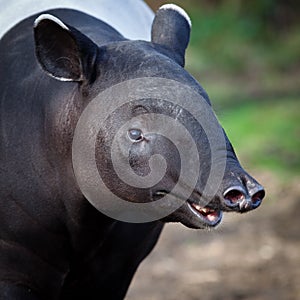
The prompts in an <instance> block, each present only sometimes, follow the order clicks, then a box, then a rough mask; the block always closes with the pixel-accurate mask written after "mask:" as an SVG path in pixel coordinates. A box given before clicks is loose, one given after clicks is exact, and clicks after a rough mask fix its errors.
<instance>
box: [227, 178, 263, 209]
mask: <svg viewBox="0 0 300 300" xmlns="http://www.w3.org/2000/svg"><path fill="white" fill-rule="evenodd" d="M234 181H235V182H234V184H233V185H231V186H230V187H228V188H226V189H225V191H224V193H223V197H222V202H223V205H224V206H225V207H226V210H231V211H238V212H241V213H243V212H247V211H250V210H252V209H255V208H257V207H258V206H259V205H260V204H261V202H262V200H263V198H264V196H265V190H264V188H263V187H262V186H261V185H260V184H259V183H258V182H257V181H256V180H255V179H254V178H252V177H251V176H250V175H248V174H247V173H246V174H242V175H238V176H235V180H234Z"/></svg>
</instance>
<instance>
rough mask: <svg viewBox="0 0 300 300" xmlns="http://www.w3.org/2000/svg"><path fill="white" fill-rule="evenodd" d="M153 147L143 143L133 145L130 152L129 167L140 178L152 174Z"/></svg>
mask: <svg viewBox="0 0 300 300" xmlns="http://www.w3.org/2000/svg"><path fill="white" fill-rule="evenodd" d="M150 146H151V145H149V143H148V142H146V141H142V142H139V143H134V144H132V147H131V149H130V151H129V165H130V167H131V168H132V170H133V171H134V172H135V173H136V174H137V175H139V176H147V175H148V174H149V173H150V172H151V169H150V166H149V159H150V158H151V154H152V153H151V147H150Z"/></svg>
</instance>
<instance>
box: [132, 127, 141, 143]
mask: <svg viewBox="0 0 300 300" xmlns="http://www.w3.org/2000/svg"><path fill="white" fill-rule="evenodd" d="M128 136H129V138H130V139H131V140H132V141H133V142H140V141H142V140H143V138H144V136H143V132H142V130H140V129H137V128H133V129H130V130H128Z"/></svg>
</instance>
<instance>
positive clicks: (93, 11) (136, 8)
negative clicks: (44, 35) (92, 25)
mask: <svg viewBox="0 0 300 300" xmlns="http://www.w3.org/2000/svg"><path fill="white" fill-rule="evenodd" d="M55 8H71V9H75V10H79V11H82V12H84V13H86V14H89V15H91V16H94V17H96V18H98V19H101V20H103V21H104V22H106V23H108V24H110V25H111V26H112V27H114V28H115V29H116V30H118V31H119V32H120V33H121V34H123V35H124V36H125V37H126V38H129V39H134V40H136V39H139V40H148V41H150V40H151V35H150V33H151V26H152V22H153V19H154V13H153V12H152V10H151V9H150V8H149V7H148V6H147V4H146V3H145V2H144V1H142V0H126V1H124V0H114V1H112V0H84V1H79V0H22V1H20V0H10V1H4V0H0V38H1V37H2V36H3V34H4V33H5V32H6V31H7V30H9V29H10V28H11V27H13V26H14V25H16V24H17V23H18V22H20V21H21V20H23V19H24V18H27V17H29V16H31V15H33V14H37V13H40V14H42V13H43V11H45V10H49V9H55Z"/></svg>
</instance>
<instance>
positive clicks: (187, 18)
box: [159, 4, 192, 27]
mask: <svg viewBox="0 0 300 300" xmlns="http://www.w3.org/2000/svg"><path fill="white" fill-rule="evenodd" d="M161 9H171V10H175V11H177V12H178V13H179V14H180V15H182V16H183V17H184V18H185V19H186V20H187V22H188V23H189V25H190V27H192V21H191V19H190V17H189V15H188V14H187V13H186V11H185V10H184V9H182V8H181V7H179V6H177V5H176V4H165V5H163V6H161V7H160V8H159V10H161Z"/></svg>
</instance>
